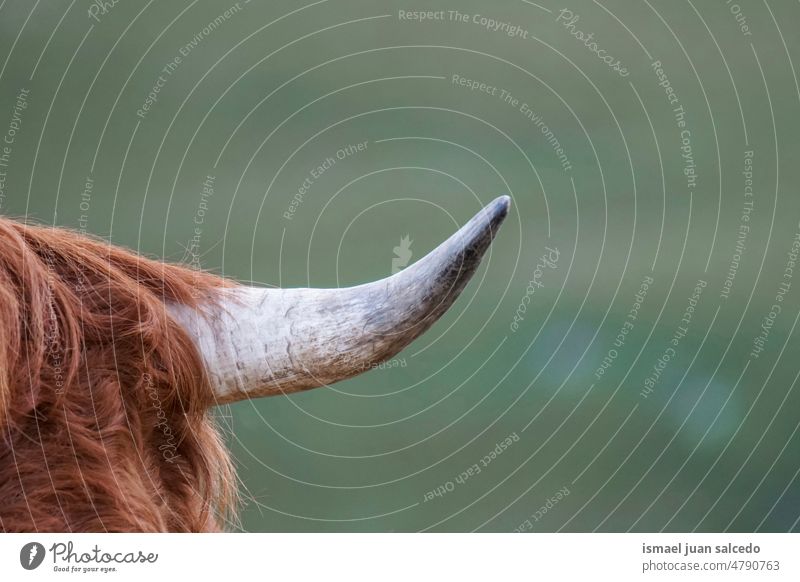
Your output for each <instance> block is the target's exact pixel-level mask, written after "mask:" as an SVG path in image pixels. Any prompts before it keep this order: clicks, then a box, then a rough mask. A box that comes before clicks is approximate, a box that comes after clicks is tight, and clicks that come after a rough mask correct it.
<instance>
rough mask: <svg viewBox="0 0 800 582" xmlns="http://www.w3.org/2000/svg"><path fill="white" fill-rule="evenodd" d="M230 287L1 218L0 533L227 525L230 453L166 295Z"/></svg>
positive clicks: (173, 298) (186, 299) (210, 294)
mask: <svg viewBox="0 0 800 582" xmlns="http://www.w3.org/2000/svg"><path fill="white" fill-rule="evenodd" d="M225 284H226V283H225V281H224V280H223V279H220V278H218V277H214V276H212V275H209V274H206V273H201V272H197V271H193V270H190V269H186V268H183V267H178V266H172V265H166V264H163V263H161V262H157V261H153V260H149V259H145V258H142V257H140V256H137V255H136V254H134V253H131V252H128V251H125V250H122V249H120V248H116V247H113V246H111V245H110V244H108V243H106V242H103V241H100V240H96V239H93V238H90V237H85V236H82V235H79V234H77V233H74V232H70V231H66V230H61V229H54V228H48V227H41V226H33V225H28V224H22V223H19V222H14V221H11V220H7V219H3V218H0V530H5V531H100V532H103V531H115V532H119V531H165V530H170V531H208V530H216V529H219V528H220V527H221V526H222V525H223V523H224V516H225V515H226V511H228V510H229V509H230V508H231V506H232V503H233V496H234V486H233V471H232V469H231V463H230V459H229V457H228V454H227V452H226V450H225V448H224V447H223V446H222V443H221V440H220V437H219V435H218V432H217V430H216V429H215V426H214V423H213V421H212V419H211V418H210V417H209V415H208V410H209V406H210V405H211V403H212V401H213V397H212V394H211V389H210V386H209V383H208V379H207V376H206V373H205V371H204V368H203V365H202V362H201V359H200V356H199V354H198V352H197V351H196V349H195V347H194V345H193V344H192V342H191V340H190V339H189V337H188V336H187V335H186V333H185V332H184V331H183V330H182V329H181V328H180V327H179V326H178V325H177V324H176V323H175V322H174V321H172V320H171V319H170V317H169V316H168V314H167V312H166V310H165V303H166V302H176V303H182V304H186V305H190V306H196V305H197V304H198V303H199V302H204V301H210V300H213V299H214V296H215V289H217V288H219V287H220V286H222V285H225Z"/></svg>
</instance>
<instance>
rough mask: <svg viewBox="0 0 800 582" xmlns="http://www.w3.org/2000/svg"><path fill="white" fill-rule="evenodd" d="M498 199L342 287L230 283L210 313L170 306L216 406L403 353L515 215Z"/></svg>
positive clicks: (338, 376)
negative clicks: (403, 257) (412, 254)
mask: <svg viewBox="0 0 800 582" xmlns="http://www.w3.org/2000/svg"><path fill="white" fill-rule="evenodd" d="M510 201H511V200H510V198H509V197H508V196H501V197H500V198H497V199H496V200H494V201H493V202H491V203H490V204H489V205H488V206H486V207H485V208H484V209H483V210H481V211H480V212H479V213H478V214H477V215H476V216H475V217H474V218H472V220H470V221H469V222H468V223H467V224H466V225H464V226H463V227H462V228H461V229H460V230H459V231H458V232H456V233H455V234H454V235H453V236H451V237H450V238H449V239H447V240H446V241H445V242H444V243H442V244H441V245H439V247H437V248H436V249H435V250H434V251H432V252H431V253H430V254H428V255H427V256H426V257H424V258H423V259H421V260H419V261H417V262H416V263H415V264H414V265H412V266H411V267H408V268H406V269H404V270H403V271H401V272H400V273H397V274H396V275H392V276H391V277H388V278H386V279H381V280H380V281H376V282H374V283H367V284H364V285H358V286H357V287H349V288H343V289H261V288H255V287H233V288H229V289H223V290H222V291H221V292H222V293H224V295H223V298H222V300H221V301H220V302H219V304H218V305H210V306H208V308H207V309H205V312H204V313H198V312H197V311H195V310H192V309H189V308H187V307H184V306H178V305H170V306H169V307H168V309H169V310H170V313H171V315H172V316H173V317H174V318H175V319H176V320H177V321H178V323H180V324H181V325H182V326H183V327H184V329H186V331H187V332H188V333H189V335H190V337H191V338H192V339H193V340H194V341H195V343H196V345H197V347H198V349H199V351H200V353H201V354H202V356H203V359H204V360H205V363H206V366H207V369H208V375H209V378H210V380H211V384H212V388H213V390H214V394H215V396H216V400H217V403H219V404H224V403H229V402H234V401H237V400H242V399H246V398H253V397H259V396H271V395H275V394H285V393H289V392H296V391H298V390H306V389H309V388H315V387H317V386H323V385H326V384H331V383H333V382H337V381H339V380H344V379H345V378H350V377H352V376H355V375H357V374H359V373H361V372H364V371H366V370H369V369H370V368H371V367H372V366H373V365H375V364H378V363H380V362H382V361H384V360H386V359H388V358H391V357H392V356H394V355H395V354H397V353H398V352H399V351H400V350H402V349H403V348H404V347H406V346H407V345H408V344H409V343H411V342H412V341H413V340H414V339H416V338H417V337H418V336H419V335H420V334H422V333H423V332H424V331H425V330H427V329H428V328H429V327H430V326H431V325H433V323H434V322H435V321H436V320H437V319H438V318H439V317H440V316H441V315H442V314H443V313H444V312H445V311H447V309H448V308H449V307H450V305H452V304H453V302H454V301H455V300H456V297H458V295H459V293H460V292H461V290H462V289H463V288H464V286H465V285H466V284H467V281H469V279H470V277H471V276H472V274H473V273H474V272H475V270H476V269H477V267H478V264H479V263H480V260H481V258H482V257H483V254H484V252H485V251H486V249H487V248H488V247H489V244H490V243H491V242H492V239H493V238H494V236H495V234H496V233H497V229H498V227H499V226H500V224H501V223H502V222H503V219H504V218H505V217H506V214H507V213H508V207H509V204H510Z"/></svg>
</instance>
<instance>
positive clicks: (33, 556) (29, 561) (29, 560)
mask: <svg viewBox="0 0 800 582" xmlns="http://www.w3.org/2000/svg"><path fill="white" fill-rule="evenodd" d="M44 554H45V551H44V546H43V545H42V544H40V543H39V542H30V543H28V544H25V545H24V546H22V549H21V550H20V551H19V563H20V564H22V567H23V568H25V569H26V570H35V569H36V568H38V567H39V566H41V565H42V562H43V561H44Z"/></svg>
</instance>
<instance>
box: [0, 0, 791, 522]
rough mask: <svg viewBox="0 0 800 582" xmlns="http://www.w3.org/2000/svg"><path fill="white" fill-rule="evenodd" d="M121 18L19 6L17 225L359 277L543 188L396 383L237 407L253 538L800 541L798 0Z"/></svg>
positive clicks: (272, 8)
mask: <svg viewBox="0 0 800 582" xmlns="http://www.w3.org/2000/svg"><path fill="white" fill-rule="evenodd" d="M101 4H102V3H95V2H87V1H86V0H77V1H76V0H72V1H70V0H60V1H54V2H39V1H38V0H37V1H36V2H23V1H20V0H16V1H15V0H9V1H8V2H3V3H2V7H0V67H2V68H0V132H2V133H3V134H4V136H5V137H6V138H10V139H11V140H12V143H10V144H8V143H6V144H4V145H5V146H6V147H7V148H8V149H6V150H0V153H3V151H5V156H6V157H5V162H4V165H3V166H2V167H0V171H4V172H5V173H6V174H5V181H4V182H0V212H2V214H4V215H8V216H16V217H21V216H28V217H31V218H33V219H35V220H38V221H41V222H43V223H46V224H58V225H63V226H68V227H72V228H77V229H84V230H86V231H87V232H91V233H95V234H98V235H100V236H103V237H107V238H108V239H109V240H111V241H113V242H114V243H117V244H121V245H124V246H126V247H129V248H131V249H135V250H137V251H139V252H141V253H144V254H147V255H149V256H156V257H162V258H164V259H167V260H170V261H183V262H186V263H190V264H194V265H199V266H202V268H205V269H210V270H212V271H214V272H217V273H221V274H223V275H225V276H228V277H233V278H236V279H239V280H241V281H252V282H255V283H257V284H265V285H281V286H287V287H291V286H345V285H351V284H354V283H359V282H364V281H367V280H372V279H376V278H381V277H384V276H387V275H389V274H390V273H391V272H392V270H393V268H395V269H397V268H401V267H402V266H403V265H404V264H410V263H413V262H414V261H415V260H417V259H418V258H420V257H421V256H423V255H424V254H425V253H426V252H428V251H429V250H431V249H433V248H434V247H435V246H436V245H437V244H438V243H439V242H441V241H443V240H444V239H445V238H446V237H447V236H449V235H450V234H451V233H452V232H454V231H455V230H456V229H457V227H458V226H460V225H462V224H463V223H464V222H466V221H467V220H468V219H469V218H470V217H471V216H472V215H473V214H474V213H475V212H477V211H478V210H479V209H480V208H481V206H482V205H483V204H485V203H487V202H489V201H490V200H492V199H493V198H495V197H496V196H498V195H500V194H505V193H507V194H510V195H511V196H512V198H513V207H512V211H511V214H510V216H509V218H508V220H507V221H506V224H505V226H504V228H503V230H502V231H501V233H500V235H499V237H498V238H497V240H496V242H495V244H494V245H493V247H492V253H491V256H490V257H488V259H487V260H486V261H485V265H484V266H482V267H481V270H480V271H479V273H478V275H477V276H476V278H475V280H474V281H473V282H472V283H471V284H470V285H469V286H468V287H467V289H466V290H465V292H464V295H463V296H462V297H461V299H459V301H458V302H457V303H456V304H455V306H454V307H453V309H452V310H451V311H450V312H449V313H448V314H447V315H446V316H445V317H444V318H443V319H442V320H441V321H440V322H439V323H438V324H437V325H436V326H434V327H433V328H432V330H431V331H430V332H429V333H428V334H427V335H425V336H424V337H423V338H421V339H420V340H419V341H418V342H416V343H415V344H413V345H412V346H411V347H409V348H408V349H407V350H405V351H404V352H403V353H402V354H400V355H399V356H398V358H397V359H396V360H395V361H394V363H393V364H392V365H391V366H388V367H386V368H384V369H378V370H374V371H371V372H369V373H367V374H364V375H362V376H360V377H358V378H356V379H353V380H350V381H347V382H343V383H340V384H336V385H334V386H331V387H328V388H323V389H319V390H316V391H312V392H309V393H303V394H298V395H294V396H290V397H280V398H270V399H264V400H258V401H252V402H244V403H240V404H237V405H234V406H231V407H229V408H225V409H221V410H219V411H218V414H219V416H220V422H221V424H222V425H223V426H224V430H225V432H226V435H227V436H226V438H227V441H228V442H229V445H230V447H231V450H232V452H233V454H234V456H235V458H236V463H237V467H238V470H239V477H240V479H241V481H242V492H243V497H244V499H245V501H246V503H245V506H244V508H243V511H242V513H241V523H238V524H231V528H232V529H243V530H247V531H295V530H299V531H417V530H434V531H443V530H446V531H472V530H481V531H515V530H516V531H557V530H563V531H593V530H602V531H628V530H634V531H660V530H666V531H692V530H698V531H722V530H729V531H755V530H758V531H787V530H792V529H793V530H797V529H798V519H799V518H800V509H798V507H800V485H798V481H797V476H798V471H799V470H800V436H798V435H797V427H798V420H800V414H799V413H798V411H799V410H800V389H798V388H797V386H796V380H797V375H798V372H799V371H800V365H798V358H797V356H796V354H797V352H798V339H797V335H796V333H794V332H795V325H796V323H797V317H798V307H799V306H800V304H799V303H798V294H800V280H795V279H796V278H797V277H800V274H798V272H797V271H796V270H794V271H787V267H788V268H789V269H793V268H794V267H793V265H792V264H790V263H791V255H790V253H791V252H792V248H793V247H792V245H793V243H794V241H795V239H796V236H797V233H798V231H800V226H799V225H798V221H800V197H798V190H797V187H796V184H797V183H798V181H799V180H800V176H798V172H800V165H798V164H797V159H798V144H800V140H798V139H797V137H796V136H797V135H798V131H800V115H798V105H800V89H798V81H797V75H796V66H800V62H798V58H799V57H800V51H798V48H799V47H800V38H799V36H800V29H798V27H797V26H796V23H797V22H798V21H800V5H798V3H796V2H783V1H777V0H770V1H767V2H756V1H746V0H741V1H740V2H739V4H735V3H733V2H725V1H723V0H719V1H715V2H698V1H696V0H695V1H694V2H691V1H684V0H681V1H679V2H673V1H671V0H670V1H667V0H658V1H645V2H642V3H639V2H636V3H633V2H624V1H621V0H609V1H606V0H603V1H602V2H592V1H588V0H575V1H574V2H571V3H570V4H569V5H566V6H563V5H557V4H554V3H553V2H551V1H548V0H543V1H542V2H540V3H533V2H528V1H525V0H518V1H508V2H498V3H491V4H490V3H487V2H475V1H467V2H450V3H447V2H428V3H421V2H420V3H416V4H413V3H407V2H393V1H383V0H381V1H378V2H375V1H366V0H364V1H351V0H341V1H335V0H329V1H325V0H322V1H317V2H310V3H308V4H304V3H301V2H287V1H273V2H256V1H252V2H244V1H241V2H238V3H230V2H224V1H223V2H220V1H194V2H153V1H150V2H148V3H144V2H128V1H126V0H119V1H118V2H116V4H113V5H112V3H111V2H107V3H105V6H103V7H101ZM420 10H428V11H436V12H435V13H434V14H432V15H430V16H431V18H430V19H426V20H422V21H421V20H414V19H413V18H414V15H413V12H414V11H420ZM456 12H458V13H459V14H456ZM460 15H466V20H464V19H463V18H462V17H461V16H460ZM576 17H577V18H576ZM509 33H510V34H509ZM590 35H591V36H590ZM603 51H604V52H603ZM598 52H599V53H598ZM176 57H178V58H179V59H178V60H176ZM601 57H608V59H607V60H609V61H613V62H612V63H611V65H612V66H609V65H608V64H606V62H604V61H603V60H602V58H601ZM616 61H619V63H620V64H619V65H618V66H617V68H618V69H621V70H619V71H617V70H614V66H613V65H614V63H615V62H616ZM659 69H660V70H661V71H659ZM621 73H624V74H621ZM454 75H458V77H456V78H454ZM461 78H463V79H467V80H469V81H474V83H470V84H466V85H465V84H461V83H460V82H459V79H461ZM465 83H466V82H465ZM481 83H484V84H485V86H484V89H485V90H481V86H480V84H481ZM667 85H668V86H669V88H670V89H671V91H673V92H674V93H668V92H667ZM470 86H472V87H474V88H470ZM492 88H494V89H492ZM156 89H157V92H155V90H156ZM151 93H153V95H151V98H149V97H148V95H150V94H151ZM671 95H674V97H672V99H673V101H674V102H673V103H670V101H669V97H670V96H671ZM152 97H155V100H153V99H152ZM145 108H146V109H145ZM678 108H682V113H681V110H680V109H679V110H678V111H677V112H676V109H678ZM680 121H683V123H684V124H685V125H684V126H679V122H680ZM543 126H546V127H544V128H543ZM12 134H13V135H12ZM554 140H557V142H558V143H557V144H556V143H555V142H554ZM364 142H366V143H364ZM359 143H364V146H363V147H362V149H361V151H355V152H352V151H351V152H347V151H345V152H340V150H343V149H345V148H347V147H348V146H351V145H354V144H359ZM556 148H561V149H560V151H558V152H557V151H556ZM337 152H340V154H339V156H338V157H337ZM746 152H752V158H751V166H750V165H748V166H747V167H746V160H745V158H746V156H748V155H749V154H746ZM559 155H561V158H559ZM328 158H332V159H333V160H334V161H333V163H326V164H325V165H326V166H329V167H327V168H325V169H324V171H321V172H318V171H317V170H314V169H315V168H317V167H318V166H320V165H322V164H323V163H325V161H326V160H327V159H328ZM745 170H747V171H752V176H749V175H746V174H743V172H744V171H745ZM312 171H313V172H314V173H316V176H314V175H313V174H312ZM0 177H2V176H0ZM209 177H210V178H209ZM748 179H751V180H752V190H747V191H746V187H747V186H749V184H748V183H747V182H746V180H748ZM208 180H210V181H211V183H213V194H210V193H209V192H206V193H204V192H203V183H204V182H206V181H208ZM306 180H308V182H306V185H307V188H305V191H304V192H303V193H302V194H299V193H298V190H299V189H300V188H301V187H302V186H303V184H304V181H306ZM87 183H88V186H87ZM293 201H294V202H293ZM743 216H746V218H744V217H743ZM404 237H407V238H408V239H409V240H410V241H411V242H410V244H406V243H403V242H402V239H403V238H404ZM396 247H397V250H396ZM546 247H548V248H550V249H555V250H557V251H558V253H557V255H558V260H557V261H554V262H553V263H552V264H551V265H550V266H547V265H545V266H544V268H542V267H541V265H540V267H539V269H538V271H537V263H540V262H541V261H540V259H541V257H542V255H543V254H544V253H546V252H547V253H549V252H550V251H546V250H545V249H546ZM795 250H796V249H795ZM548 256H549V255H548ZM393 260H394V263H393ZM793 276H794V277H795V278H793ZM649 277H651V278H652V284H651V285H650V286H649V288H648V289H647V293H646V296H645V297H644V299H643V300H641V298H642V294H641V293H639V292H640V290H641V285H642V282H643V281H646V280H649V279H648V278H649ZM532 280H534V281H537V282H538V283H539V284H541V287H539V286H537V285H535V284H534V285H531V286H530V287H529V283H530V282H531V281H532ZM699 280H702V281H703V282H704V283H705V284H706V286H705V288H704V289H703V292H702V294H701V295H700V298H699V300H698V301H697V302H696V305H695V306H694V313H693V314H692V317H691V322H690V324H689V325H688V326H686V325H685V322H684V323H681V319H682V317H683V316H684V313H685V311H686V310H687V308H688V307H689V306H690V305H691V303H693V302H690V297H691V295H692V294H693V292H694V291H693V289H694V288H695V286H696V285H697V282H698V281H699ZM726 280H727V283H726ZM781 284H784V287H783V288H781ZM726 285H727V286H728V287H729V288H730V291H729V293H727V292H726V288H727V287H726ZM531 290H533V291H531ZM781 290H783V291H784V294H783V295H781V298H782V300H781V301H777V300H776V297H777V296H778V295H779V292H780V291H781ZM637 293H639V299H640V300H641V305H640V309H639V310H638V316H637V318H636V319H635V320H633V319H632V318H630V317H629V313H630V311H631V308H632V306H634V305H635V304H636V301H637ZM523 304H524V305H525V307H523V308H522V309H524V310H525V311H524V313H523V312H522V311H521V310H520V305H523ZM773 305H779V307H780V313H779V314H777V317H774V318H771V317H770V316H769V314H770V312H771V311H773V309H772V306H773ZM515 315H516V316H517V320H516V325H512V324H513V323H514V321H515ZM765 318H767V320H766V322H765ZM626 322H629V325H628V326H626ZM762 326H763V327H762ZM680 327H686V329H685V330H684V331H685V337H680V338H679V339H677V340H676V342H675V343H677V345H675V343H671V340H672V339H673V338H674V337H675V334H676V332H678V331H679V328H680ZM623 329H624V330H626V331H627V332H628V333H626V334H624V335H623V336H622V337H623V339H622V341H617V342H616V344H615V340H616V339H617V337H618V334H619V333H620V332H621V330H623ZM679 335H681V333H680V332H679ZM759 338H761V339H759ZM765 338H766V339H765ZM762 340H763V341H762ZM759 342H761V343H759ZM669 348H672V350H669ZM757 348H758V349H757ZM612 350H616V351H612ZM665 356H666V357H667V358H669V361H668V362H665V363H659V360H661V361H662V362H664V359H665ZM604 358H606V366H607V367H606V368H605V369H603V373H602V374H600V373H599V371H598V369H599V368H601V367H602V366H603V360H604ZM648 379H650V380H651V381H652V383H651V384H646V383H647V382H648ZM507 438H508V439H509V440H507V441H505V445H500V446H498V443H502V442H504V439H507ZM509 443H510V444H509ZM498 450H499V451H500V452H499V453H497V452H494V453H493V451H498ZM487 459H488V460H487ZM476 468H477V470H476ZM434 492H436V493H434Z"/></svg>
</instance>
